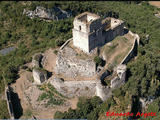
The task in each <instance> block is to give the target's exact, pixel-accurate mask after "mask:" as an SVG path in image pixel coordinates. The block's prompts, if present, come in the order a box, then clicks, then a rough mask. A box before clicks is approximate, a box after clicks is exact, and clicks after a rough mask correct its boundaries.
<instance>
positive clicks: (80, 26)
mask: <svg viewBox="0 0 160 120" xmlns="http://www.w3.org/2000/svg"><path fill="white" fill-rule="evenodd" d="M73 24H74V28H73V29H72V32H73V45H74V46H76V47H78V48H79V49H81V50H83V51H84V52H86V53H90V51H91V50H93V49H94V48H96V47H98V46H103V45H104V44H106V43H107V42H109V41H111V40H113V39H114V38H115V37H116V36H118V35H123V28H124V22H123V21H122V20H119V19H115V18H111V17H108V18H105V19H103V20H102V19H101V18H100V16H98V15H96V14H93V13H89V12H84V13H82V14H80V15H78V16H76V17H75V19H74V22H73Z"/></svg>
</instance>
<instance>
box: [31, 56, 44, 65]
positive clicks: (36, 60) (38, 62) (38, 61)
mask: <svg viewBox="0 0 160 120" xmlns="http://www.w3.org/2000/svg"><path fill="white" fill-rule="evenodd" d="M42 58H43V55H42V53H37V54H35V55H33V57H32V67H35V68H39V67H42V64H41V61H42Z"/></svg>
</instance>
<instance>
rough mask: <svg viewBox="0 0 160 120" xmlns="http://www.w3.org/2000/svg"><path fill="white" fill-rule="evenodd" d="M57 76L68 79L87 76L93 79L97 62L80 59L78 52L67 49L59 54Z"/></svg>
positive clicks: (55, 69)
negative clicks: (77, 55) (60, 75)
mask: <svg viewBox="0 0 160 120" xmlns="http://www.w3.org/2000/svg"><path fill="white" fill-rule="evenodd" d="M54 71H55V73H56V74H63V75H65V76H67V77H72V78H74V77H76V76H86V77H91V76H93V75H94V74H95V73H96V65H95V62H94V61H93V60H91V59H86V60H84V59H78V58H76V52H75V51H74V50H73V49H72V48H69V47H65V48H64V49H63V50H62V51H61V52H59V53H58V54H57V60H56V67H55V68H54Z"/></svg>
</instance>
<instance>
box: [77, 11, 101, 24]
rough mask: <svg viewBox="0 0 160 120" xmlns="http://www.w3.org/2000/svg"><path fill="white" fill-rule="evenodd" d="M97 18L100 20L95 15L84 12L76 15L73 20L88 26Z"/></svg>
mask: <svg viewBox="0 0 160 120" xmlns="http://www.w3.org/2000/svg"><path fill="white" fill-rule="evenodd" d="M99 18H100V16H99V15H96V14H93V13H90V12H84V13H82V14H80V15H78V16H77V17H75V19H77V20H78V21H80V22H83V23H85V24H89V23H91V22H92V21H94V20H97V19H99Z"/></svg>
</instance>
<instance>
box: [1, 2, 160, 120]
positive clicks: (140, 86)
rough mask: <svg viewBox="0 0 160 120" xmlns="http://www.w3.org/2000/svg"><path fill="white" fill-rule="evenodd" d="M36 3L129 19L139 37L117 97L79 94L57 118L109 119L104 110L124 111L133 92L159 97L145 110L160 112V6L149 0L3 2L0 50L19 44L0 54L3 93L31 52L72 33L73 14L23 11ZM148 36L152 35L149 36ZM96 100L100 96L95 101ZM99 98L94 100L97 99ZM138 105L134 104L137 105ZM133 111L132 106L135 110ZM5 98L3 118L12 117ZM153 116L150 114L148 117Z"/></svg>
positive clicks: (126, 22)
mask: <svg viewBox="0 0 160 120" xmlns="http://www.w3.org/2000/svg"><path fill="white" fill-rule="evenodd" d="M36 6H43V7H46V8H52V7H54V6H58V7H60V8H61V9H63V10H71V11H72V14H73V17H74V16H76V15H78V14H79V13H82V12H84V11H89V12H93V13H98V14H99V15H101V16H104V17H106V16H112V17H115V18H119V19H122V20H123V21H125V26H126V27H127V28H128V29H130V30H131V31H132V32H134V33H137V34H138V35H139V36H140V38H141V39H140V46H139V48H138V56H137V58H136V59H135V60H132V61H131V62H130V63H129V64H128V65H127V68H128V71H127V82H126V84H125V85H124V86H122V87H121V88H119V89H117V90H115V91H114V94H113V96H112V97H111V98H110V99H108V100H107V101H105V102H104V103H102V104H101V102H100V100H99V99H98V100H97V98H93V99H91V100H86V101H85V100H83V99H80V101H79V104H78V108H77V109H76V110H72V109H70V110H69V112H65V113H60V112H57V113H56V115H55V118H88V119H89V120H97V119H98V118H99V119H103V118H105V116H104V115H105V112H107V111H108V110H114V111H117V112H119V113H120V112H126V111H127V110H128V109H127V108H128V106H131V103H132V99H133V97H136V98H140V97H146V98H147V97H148V96H154V97H155V100H154V102H153V103H151V104H150V105H149V106H148V108H146V109H144V112H159V110H160V107H159V106H158V105H159V104H160V82H159V81H160V64H159V63H160V39H159V38H160V29H159V27H160V19H159V18H157V17H155V16H154V14H155V13H156V12H157V11H160V9H159V8H156V7H154V6H151V5H150V4H149V3H148V2H141V3H139V2H133V1H132V2H126V1H125V2H108V1H106V2H105V1H103V2H96V1H92V2H74V1H69V2H62V1H61V2H58V1H56V2H44V1H42V2H38V1H32V2H30V1H27V2H23V1H20V2H16V1H3V2H0V49H2V48H6V47H9V46H15V47H17V49H16V50H15V51H13V52H11V53H10V54H7V55H6V56H2V55H0V93H1V98H3V96H4V86H5V85H6V84H7V83H11V82H15V80H16V79H17V78H19V76H18V70H19V68H20V67H21V66H22V65H24V64H25V63H28V62H30V61H31V56H32V55H33V54H34V53H36V52H39V51H45V50H46V49H48V48H50V47H51V48H56V47H58V46H61V45H62V44H63V43H64V42H65V41H66V40H67V39H68V38H70V37H71V36H72V35H71V33H72V28H73V25H72V23H73V17H71V18H68V19H64V20H59V21H54V20H53V21H50V22H47V21H43V20H40V19H38V18H34V19H30V18H28V17H27V16H25V15H23V9H24V8H27V9H30V10H34V9H35V7H36ZM147 35H149V37H146V36H147ZM95 101H98V102H97V103H96V102H95ZM94 103H95V104H94ZM137 109H138V110H139V108H134V110H137ZM134 110H133V111H134ZM6 111H7V107H6V103H5V101H4V100H3V99H1V100H0V118H9V116H8V113H7V112H6ZM136 112H137V111H136ZM148 118H149V117H148Z"/></svg>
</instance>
